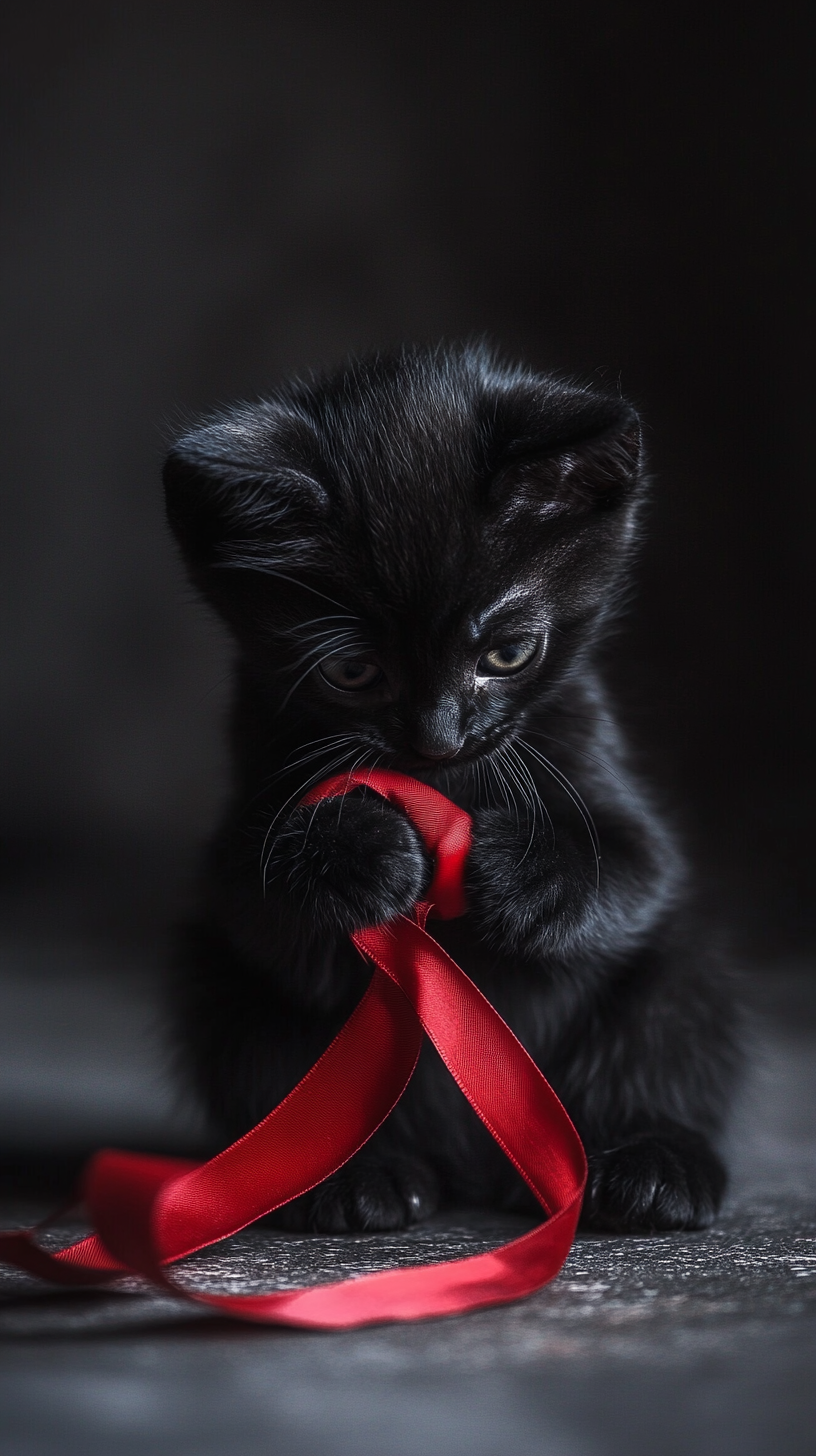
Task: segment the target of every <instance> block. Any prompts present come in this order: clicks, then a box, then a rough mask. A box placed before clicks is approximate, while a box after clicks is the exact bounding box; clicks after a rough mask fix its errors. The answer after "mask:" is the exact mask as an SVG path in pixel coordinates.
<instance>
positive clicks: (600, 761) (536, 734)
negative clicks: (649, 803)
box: [525, 728, 637, 799]
mask: <svg viewBox="0 0 816 1456" xmlns="http://www.w3.org/2000/svg"><path fill="white" fill-rule="evenodd" d="M525 732H527V733H530V734H532V736H533V738H547V739H549V741H550V743H557V744H559V745H560V747H561V748H568V749H569V750H570V751H571V752H572V753H580V755H581V757H582V758H588V759H589V760H590V762H591V763H597V765H598V767H599V768H602V769H603V770H604V772H605V773H608V774H609V776H610V778H613V779H616V780H617V782H618V783H619V784H620V785H621V788H623V789H625V790H626V792H627V794H629V796H630V797H631V798H633V799H634V798H636V797H637V795H636V794H635V793H634V791H633V789H632V788H631V786H630V785H629V784H627V782H626V780H625V779H622V778H621V776H620V774H617V773H615V770H614V769H613V768H612V767H611V766H610V764H609V763H608V762H607V761H606V759H605V758H598V756H597V754H595V753H590V752H589V751H588V750H587V749H586V748H579V747H578V745H577V743H568V742H567V740H566V739H565V738H556V737H555V735H554V734H553V733H544V732H543V730H542V729H541V728H527V729H525Z"/></svg>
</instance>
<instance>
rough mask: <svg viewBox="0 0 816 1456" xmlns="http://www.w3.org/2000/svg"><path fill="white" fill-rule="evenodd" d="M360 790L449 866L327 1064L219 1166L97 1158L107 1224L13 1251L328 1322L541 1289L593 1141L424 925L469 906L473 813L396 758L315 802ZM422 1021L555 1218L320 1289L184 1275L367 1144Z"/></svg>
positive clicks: (412, 1059)
mask: <svg viewBox="0 0 816 1456" xmlns="http://www.w3.org/2000/svg"><path fill="white" fill-rule="evenodd" d="M362 786H364V787H366V788H368V789H372V790H374V791H375V792H376V793H378V794H380V795H382V797H383V798H385V799H387V800H388V801H389V802H390V803H392V804H394V805H396V806H397V807H398V808H400V809H402V810H404V812H405V813H406V814H407V815H408V817H409V818H410V819H411V821H412V823H413V824H414V825H415V827H416V829H417V830H418V832H419V833H420V834H421V836H422V838H423V840H424V842H425V844H426V846H427V848H428V850H429V851H430V852H431V853H432V854H433V855H434V858H435V873H434V878H433V882H432V884H431V887H430V890H429V892H428V900H427V902H425V903H423V904H420V905H417V906H416V907H415V909H414V913H413V918H412V919H408V918H407V917H400V918H399V919H398V920H394V921H392V922H390V923H389V924H387V925H379V926H376V927H374V928H373V929H368V930H360V931H357V932H355V933H354V935H353V936H352V940H353V941H354V944H355V945H356V946H357V948H358V950H360V951H361V953H362V954H363V955H364V956H365V957H366V958H367V959H368V960H369V961H371V962H372V963H373V967H374V971H373V975H372V978H371V983H370V985H369V987H368V990H367V991H366V993H365V995H364V996H363V998H362V1000H361V1001H360V1003H359V1005H358V1006H357V1008H356V1010H355V1011H354V1012H353V1013H352V1015H351V1016H350V1017H349V1019H348V1021H347V1022H346V1023H345V1025H344V1026H343V1028H342V1030H341V1031H340V1032H339V1033H338V1035H337V1036H336V1037H335V1039H334V1041H333V1042H332V1043H331V1045H330V1046H329V1047H328V1049H327V1050H326V1051H325V1052H324V1053H323V1056H322V1057H321V1058H320V1060H319V1061H317V1062H316V1063H315V1065H314V1066H313V1067H312V1069H311V1071H309V1072H307V1074H306V1076H305V1077H304V1078H303V1080H302V1081H301V1082H299V1083H298V1085H297V1087H295V1088H294V1090H293V1091H292V1092H290V1093H289V1096H288V1097H285V1098H284V1100H283V1101H282V1102H281V1103H279V1105H278V1106H277V1107H276V1108H275V1109H274V1110H273V1111H272V1112H270V1113H269V1115H268V1117H265V1118H264V1119H263V1121H262V1122H260V1123H259V1124H258V1126H257V1127H254V1128H253V1129H252V1131H251V1132H248V1133H247V1134H246V1135H245V1136H244V1137H242V1138H239V1140H238V1142H236V1143H233V1144H232V1146H231V1147H228V1148H226V1149H225V1150H224V1152H222V1153H219V1154H218V1156H217V1157H215V1158H212V1159H211V1160H210V1161H209V1162H207V1163H201V1164H198V1165H196V1164H193V1163H190V1162H182V1161H180V1160H178V1159H172V1158H163V1157H161V1158H160V1157H148V1156H144V1155H141V1154H134V1153H125V1152H116V1151H110V1150H106V1151H103V1152H99V1153H97V1154H96V1155H95V1156H94V1157H93V1158H92V1159H91V1161H90V1163H89V1164H88V1167H87V1169H86V1170H85V1174H84V1176H83V1187H82V1196H83V1198H84V1201H85V1203H86V1205H87V1207H88V1210H89V1212H90V1216H91V1220H92V1223H93V1226H94V1229H95V1232H94V1233H93V1234H92V1235H90V1236H89V1237H88V1238H84V1239H81V1240H79V1241H78V1242H77V1243H74V1244H72V1245H70V1247H68V1248H65V1249H61V1250H60V1251H59V1252H56V1253H49V1252H47V1251H46V1250H44V1249H43V1248H41V1247H40V1246H39V1244H38V1243H37V1239H36V1234H37V1230H36V1229H28V1230H18V1231H13V1232H9V1233H0V1260H2V1261H3V1262H5V1263H8V1264H13V1265H15V1266H16V1267H18V1268H20V1269H25V1270H27V1271H28V1272H30V1273H32V1274H36V1275H39V1276H40V1277H42V1278H45V1279H49V1280H51V1281H52V1282H55V1283H58V1284H71V1285H79V1284H84V1285H88V1284H95V1283H102V1282H105V1281H109V1280H111V1279H116V1278H121V1277H122V1275H124V1274H141V1275H144V1276H146V1277H147V1278H148V1279H149V1280H151V1281H152V1282H153V1283H154V1284H157V1285H159V1286H160V1287H162V1288H163V1289H165V1290H171V1291H172V1292H173V1293H175V1294H178V1295H182V1296H184V1297H185V1298H186V1299H191V1300H194V1301H196V1302H197V1303H200V1304H205V1305H209V1306H211V1307H212V1308H214V1309H216V1310H219V1311H220V1312H222V1313H224V1314H229V1315H235V1316H238V1317H240V1318H242V1319H249V1320H257V1321H261V1322H269V1323H272V1324H282V1325H302V1326H306V1327H311V1328H313V1329H345V1328H351V1327H353V1326H357V1325H364V1324H373V1323H376V1322H378V1321H385V1320H413V1319H423V1318H426V1317H428V1316H432V1315H447V1314H459V1313H461V1312H462V1311H464V1310H468V1309H477V1308H479V1307H482V1306H485V1305H492V1304H502V1303H505V1302H507V1301H508V1300H513V1299H518V1298H520V1297H521V1296H523V1295H526V1294H531V1293H533V1291H534V1290H536V1289H540V1288H541V1286H542V1285H543V1284H546V1283H547V1282H548V1280H550V1279H552V1278H554V1277H555V1275H556V1274H557V1273H558V1271H559V1269H560V1268H561V1266H562V1264H563V1262H564V1260H565V1258H566V1256H567V1253H568V1252H569V1249H570V1246H571V1244H572V1240H573V1237H574V1234H575V1226H576V1223H577V1221H578V1215H579V1212H580V1208H581V1199H582V1197H583V1191H584V1185H585V1182H586V1159H585V1156H584V1150H583V1147H582V1145H581V1142H580V1139H579V1137H578V1134H577V1132H576V1131H575V1128H574V1127H573V1125H572V1123H571V1122H570V1119H569V1117H568V1116H567V1113H566V1111H565V1110H564V1108H563V1107H562V1105H561V1103H560V1102H559V1100H558V1098H557V1097H556V1095H555V1093H554V1092H553V1090H552V1088H551V1087H550V1085H549V1083H548V1082H547V1081H546V1080H545V1079H544V1077H543V1076H542V1074H541V1072H540V1071H539V1070H538V1068H537V1067H536V1065H535V1063H534V1062H533V1061H532V1059H531V1057H530V1056H529V1055H528V1054H527V1052H526V1051H525V1050H524V1048H523V1047H522V1046H521V1044H520V1043H519V1042H518V1041H517V1040H516V1038H515V1036H514V1035H513V1033H512V1032H511V1031H510V1029H509V1027H508V1026H507V1025H506V1023H505V1022H504V1021H503V1020H502V1018H501V1017H500V1016H499V1014H498V1012H496V1011H495V1010H494V1009H493V1007H492V1006H491V1005H490V1003H489V1002H488V1001H487V1000H486V999H485V997H484V996H483V995H482V993H481V991H479V990H478V989H477V987H476V986H474V984H473V982H472V981H471V980H470V979H469V978H468V977H467V976H466V975H465V973H464V971H462V970H461V969H460V968H459V966H457V965H456V963H455V962H454V961H452V960H451V958H450V956H448V955H447V954H446V952H445V951H444V950H443V949H442V947H441V946H440V945H438V944H437V942H436V941H435V940H433V939H432V937H431V936H430V935H429V934H428V933H427V931H426V929H425V921H426V917H427V915H428V913H429V912H432V913H433V915H435V916H437V917H439V918H441V919H451V918H453V917H455V916H457V915H461V914H463V912H464V909H465V899H464V887H463V873H464V864H465V860H466V857H467V853H468V849H469V847H470V819H469V816H468V815H467V814H466V813H464V811H463V810H461V809H459V808H457V807H456V805H455V804H452V803H451V802H450V800H449V799H446V798H445V797H444V796H443V795H442V794H440V793H437V791H436V790H435V789H432V788H430V787H428V786H427V785H425V784H421V783H419V782H418V781H417V780H416V779H411V778H407V777H406V776H404V775H402V774H397V773H391V772H387V771H385V770H358V771H356V772H352V773H350V774H340V775H338V776H336V777H334V778H330V779H327V780H326V781H325V782H324V783H322V784H320V785H318V787H317V788H316V789H313V790H312V791H311V793H310V794H308V795H307V797H306V798H305V799H304V801H303V802H304V803H306V804H315V803H317V802H318V801H319V800H321V799H325V798H330V797H337V796H339V795H343V794H346V793H348V792H349V791H350V790H352V789H354V788H357V787H362ZM423 1032H424V1033H425V1034H426V1035H427V1036H428V1037H430V1039H431V1041H432V1042H433V1044H434V1046H435V1047H436V1049H437V1051H438V1052H439V1055H440V1056H441V1058H442V1060H443V1061H444V1063H445V1065H446V1066H447V1068H448V1070H449V1071H450V1073H451V1075H452V1076H453V1077H454V1078H455V1080H456V1082H457V1083H458V1085H459V1086H460V1088H461V1089H462V1091H463V1092H464V1094H465V1096H466V1097H467V1099H468V1101H469V1103H470V1104H471V1106H472V1107H473V1108H474V1110H475V1111H476V1112H477V1113H478V1115H479V1117H480V1118H481V1120H482V1122H483V1123H484V1124H485V1126H486V1127H487V1129H488V1131H489V1132H490V1133H491V1134H492V1136H493V1137H494V1138H495V1140H496V1142H497V1143H498V1144H499V1146H500V1147H501V1148H502V1149H503V1150H504V1152H505V1153H506V1154H507V1157H508V1158H509V1159H510V1161H511V1162H512V1163H513V1164H514V1165H515V1167H516V1168H517V1169H518V1171H519V1173H520V1174H521V1176H522V1178H523V1179H524V1180H525V1182H526V1183H527V1184H528V1186H529V1187H530V1188H531V1189H532V1191H533V1193H534V1194H535V1196H536V1198H537V1199H538V1201H539V1203H540V1204H541V1206H542V1208H543V1209H544V1211H545V1213H546V1214H547V1220H546V1222H544V1223H541V1224H539V1225H538V1226H537V1227H535V1228H534V1229H533V1230H532V1231H531V1232H530V1233H527V1234H524V1235H523V1236H522V1237H521V1238H517V1239H514V1240H513V1241H512V1242H511V1243H508V1244H505V1245H504V1246H503V1247H501V1248H498V1249H495V1250H493V1251H492V1252H490V1253H486V1254H476V1255H472V1256H471V1257H469V1258H465V1259H455V1260H451V1261H449V1262H446V1263H440V1264H425V1265H421V1266H419V1267H416V1266H415V1267H411V1268H403V1269H391V1270H386V1271H383V1272H381V1273H377V1274H365V1275H361V1276H360V1277H359V1278H352V1279H343V1280H339V1281H337V1282H334V1283H330V1284H320V1285H314V1286H311V1287H308V1288H304V1289H295V1290H285V1291H278V1292H273V1293H270V1294H205V1293H201V1292H199V1291H196V1290H194V1289H190V1288H188V1287H187V1286H186V1284H185V1286H184V1287H182V1286H180V1285H179V1284H177V1283H175V1282H174V1281H173V1278H172V1269H171V1268H170V1267H169V1266H171V1265H172V1264H173V1263H174V1262H175V1261H176V1260H178V1259H181V1258H183V1257H184V1256H185V1254H190V1253H193V1252H194V1251H195V1250H197V1249H203V1248H206V1247H207V1246H208V1245H210V1244H214V1243H216V1242H218V1240H220V1239H224V1238H227V1237H228V1236H229V1235H230V1234H234V1233H237V1232H238V1230H239V1229H242V1228H245V1227H246V1226H247V1224H250V1223H252V1222H253V1221H254V1220H255V1219H257V1218H260V1217H262V1216H263V1215H264V1214H266V1213H271V1211H272V1210H273V1209H275V1208H279V1207H280V1206H281V1205H282V1204H284V1203H288V1202H289V1201H290V1199H292V1198H296V1197H297V1196H298V1195H299V1194H301V1193H306V1192H308V1190H309V1189H311V1188H314V1187H315V1186H316V1185H317V1184H318V1183H321V1182H322V1181H323V1179H324V1178H327V1177H328V1176H329V1174H330V1173H333V1172H334V1171H335V1170H336V1169H337V1168H339V1167H341V1166H342V1165H343V1164H344V1163H346V1162H347V1161H348V1159H349V1158H351V1157H352V1156H353V1155H354V1153H356V1152H357V1151H358V1149H359V1148H361V1147H362V1146H363V1145H364V1144H365V1143H366V1142H367V1141H368V1139H369V1138H370V1137H371V1136H372V1134H373V1133H374V1132H375V1131H376V1129H377V1128H378V1127H379V1126H380V1124H381V1123H382V1122H383V1121H384V1119H385V1118H386V1117H387V1116H388V1114H389V1112H390V1111H391V1110H392V1108H393V1107H394V1106H395V1105H396V1103H397V1102H398V1101H399V1099H400V1097H401V1096H402V1093H403V1092H404V1090H405V1088H406V1086H407V1085H408V1082H409V1081H410V1078H411V1075H412V1073H413V1070H414V1068H415V1066H416V1062H417V1058H418V1056H419V1049H420V1045H421V1042H422V1036H423Z"/></svg>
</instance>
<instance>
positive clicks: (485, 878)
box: [465, 809, 567, 952]
mask: <svg viewBox="0 0 816 1456" xmlns="http://www.w3.org/2000/svg"><path fill="white" fill-rule="evenodd" d="M465 882H466V889H467V897H468V904H469V905H470V906H471V907H472V910H473V914H474V916H475V917H476V918H477V919H478V921H479V922H480V923H481V925H482V926H483V928H484V932H485V935H486V937H487V938H488V940H491V941H494V942H496V943H498V944H499V945H500V946H501V947H502V949H504V950H507V951H522V952H524V951H535V950H536V949H537V948H538V944H539V941H540V938H541V935H542V933H543V932H544V931H545V929H546V927H547V926H548V925H549V924H550V923H551V922H552V919H553V917H554V916H555V915H556V914H557V913H558V911H559V910H560V909H561V908H562V905H563V902H564V899H565V893H566V889H567V885H566V881H565V877H564V875H563V872H562V870H561V868H560V867H559V864H558V862H557V860H556V856H555V853H554V849H553V843H552V836H551V835H549V834H548V833H547V832H546V831H545V830H543V829H542V828H541V827H540V825H538V824H535V823H532V822H530V821H525V820H524V818H523V817H522V818H521V820H517V819H516V818H515V817H514V816H512V815H510V814H507V813H505V812H504V810H501V809H482V810H479V811H478V812H477V813H476V814H474V816H473V845H472V848H471V851H470V855H469V858H468V864H467V869H466V873H465Z"/></svg>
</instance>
